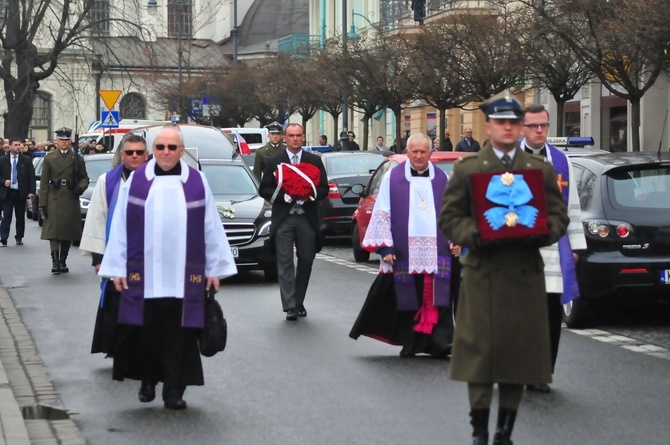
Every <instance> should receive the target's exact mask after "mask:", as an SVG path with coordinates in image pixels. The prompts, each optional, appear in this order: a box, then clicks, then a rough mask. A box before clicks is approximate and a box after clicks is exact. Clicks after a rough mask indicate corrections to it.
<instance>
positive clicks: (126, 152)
mask: <svg viewBox="0 0 670 445" xmlns="http://www.w3.org/2000/svg"><path fill="white" fill-rule="evenodd" d="M156 148H158V146H156ZM160 150H162V148H161V149H160ZM170 150H172V149H170ZM123 152H124V153H125V154H127V155H128V156H132V155H137V156H142V155H143V154H144V153H146V152H147V151H146V150H123Z"/></svg>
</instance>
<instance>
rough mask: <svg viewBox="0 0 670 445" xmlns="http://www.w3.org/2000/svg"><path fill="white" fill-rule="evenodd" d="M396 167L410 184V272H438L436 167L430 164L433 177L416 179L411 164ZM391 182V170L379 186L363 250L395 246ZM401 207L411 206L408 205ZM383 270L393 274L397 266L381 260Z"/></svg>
mask: <svg viewBox="0 0 670 445" xmlns="http://www.w3.org/2000/svg"><path fill="white" fill-rule="evenodd" d="M396 168H403V169H404V170H405V171H404V174H405V178H406V179H407V180H408V181H409V183H410V186H409V220H408V227H407V234H408V246H407V247H408V257H409V258H408V261H409V271H410V273H435V272H436V271H437V215H436V212H435V205H434V202H435V201H434V200H433V187H432V184H431V181H432V180H433V178H434V177H435V167H434V165H433V164H432V163H431V162H429V163H428V171H429V177H427V178H426V177H419V176H412V174H411V171H410V163H409V161H405V162H404V163H403V164H401V165H399V166H397V167H396ZM440 172H441V171H440ZM390 182H391V171H388V172H387V173H386V174H385V175H384V177H383V178H382V182H381V185H380V187H379V193H378V194H377V200H376V201H375V206H374V208H373V210H372V216H371V217H370V224H369V225H368V229H367V231H366V232H365V237H364V238H363V242H362V243H361V244H362V246H363V247H366V248H374V249H377V248H379V247H384V246H386V247H393V235H392V233H391V185H390ZM398 204H399V205H407V204H406V203H398ZM422 208H423V210H421V209H422ZM379 270H380V272H382V273H390V272H392V271H393V267H392V266H391V265H389V264H387V263H385V262H384V261H383V260H380V262H379Z"/></svg>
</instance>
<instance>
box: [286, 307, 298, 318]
mask: <svg viewBox="0 0 670 445" xmlns="http://www.w3.org/2000/svg"><path fill="white" fill-rule="evenodd" d="M286 319H287V320H288V321H296V320H297V319H298V313H297V312H296V311H295V309H289V310H288V311H286Z"/></svg>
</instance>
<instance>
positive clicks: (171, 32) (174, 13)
mask: <svg viewBox="0 0 670 445" xmlns="http://www.w3.org/2000/svg"><path fill="white" fill-rule="evenodd" d="M192 24H193V5H192V1H191V0H168V36H169V37H178V36H179V33H180V32H181V36H182V37H190V36H191V33H192Z"/></svg>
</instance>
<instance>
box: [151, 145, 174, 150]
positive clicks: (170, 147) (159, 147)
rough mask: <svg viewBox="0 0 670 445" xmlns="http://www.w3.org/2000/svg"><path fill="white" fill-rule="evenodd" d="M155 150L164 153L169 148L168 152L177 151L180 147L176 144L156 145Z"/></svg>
mask: <svg viewBox="0 0 670 445" xmlns="http://www.w3.org/2000/svg"><path fill="white" fill-rule="evenodd" d="M154 148H155V149H156V150H158V151H163V150H165V149H166V148H167V149H168V150H170V151H175V150H176V149H178V148H179V145H176V144H167V145H165V144H156V145H154Z"/></svg>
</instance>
